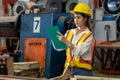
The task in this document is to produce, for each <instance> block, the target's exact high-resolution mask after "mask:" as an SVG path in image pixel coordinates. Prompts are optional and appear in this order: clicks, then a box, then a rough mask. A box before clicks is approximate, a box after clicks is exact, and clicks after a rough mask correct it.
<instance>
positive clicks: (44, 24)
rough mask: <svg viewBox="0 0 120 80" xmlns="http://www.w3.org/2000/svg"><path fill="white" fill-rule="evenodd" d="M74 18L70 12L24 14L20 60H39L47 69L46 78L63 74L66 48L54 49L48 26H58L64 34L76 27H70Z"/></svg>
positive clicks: (22, 18)
mask: <svg viewBox="0 0 120 80" xmlns="http://www.w3.org/2000/svg"><path fill="white" fill-rule="evenodd" d="M72 20H73V19H71V18H70V14H68V13H44V14H42V13H41V14H22V15H21V33H20V51H21V52H20V53H21V55H20V59H19V61H24V60H26V61H33V60H34V61H35V60H37V61H39V63H40V68H43V69H45V77H46V78H51V77H55V76H58V75H61V74H62V71H63V69H64V62H65V57H66V56H65V50H63V51H57V50H56V49H54V47H53V45H52V42H51V39H50V37H49V34H48V31H47V28H48V27H54V26H58V28H59V30H60V32H61V33H63V34H64V33H65V32H66V30H67V29H70V28H73V27H75V26H72V27H69V26H70V25H72V23H71V22H70V21H72ZM68 22H70V23H71V24H67V23H68ZM26 50H27V51H26ZM34 56H36V57H34Z"/></svg>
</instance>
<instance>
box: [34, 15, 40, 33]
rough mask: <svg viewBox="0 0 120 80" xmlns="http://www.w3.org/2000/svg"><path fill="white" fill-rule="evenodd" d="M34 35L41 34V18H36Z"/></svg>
mask: <svg viewBox="0 0 120 80" xmlns="http://www.w3.org/2000/svg"><path fill="white" fill-rule="evenodd" d="M33 33H40V17H34V22H33Z"/></svg>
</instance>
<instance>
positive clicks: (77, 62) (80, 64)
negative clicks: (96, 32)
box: [65, 30, 92, 70]
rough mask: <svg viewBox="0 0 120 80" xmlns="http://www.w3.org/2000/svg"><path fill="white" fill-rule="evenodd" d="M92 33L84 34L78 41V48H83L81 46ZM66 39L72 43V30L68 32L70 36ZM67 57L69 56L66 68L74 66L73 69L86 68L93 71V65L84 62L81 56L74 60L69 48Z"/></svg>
mask: <svg viewBox="0 0 120 80" xmlns="http://www.w3.org/2000/svg"><path fill="white" fill-rule="evenodd" d="M91 33H92V32H91V31H89V32H88V33H85V34H83V35H82V37H81V38H80V39H79V40H78V42H77V46H81V44H82V43H83V42H84V41H85V40H86V39H87V38H88V37H89V36H90V34H91ZM66 38H67V40H68V41H72V38H73V32H72V30H70V31H69V32H68V35H67V37H66ZM66 56H67V58H66V63H65V66H68V65H70V66H73V67H80V68H85V69H88V70H91V69H92V66H91V64H89V63H87V62H85V61H84V60H82V58H81V57H80V56H78V57H77V58H72V57H71V52H70V48H69V47H68V48H67V50H66ZM90 62H91V61H90Z"/></svg>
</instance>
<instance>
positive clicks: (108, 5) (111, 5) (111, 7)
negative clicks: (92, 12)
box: [103, 0, 120, 15]
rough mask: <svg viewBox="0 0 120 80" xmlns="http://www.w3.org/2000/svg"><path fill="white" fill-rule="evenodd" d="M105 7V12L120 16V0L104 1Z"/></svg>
mask: <svg viewBox="0 0 120 80" xmlns="http://www.w3.org/2000/svg"><path fill="white" fill-rule="evenodd" d="M103 7H104V9H105V12H106V13H108V14H110V15H119V14H120V0H104V2H103Z"/></svg>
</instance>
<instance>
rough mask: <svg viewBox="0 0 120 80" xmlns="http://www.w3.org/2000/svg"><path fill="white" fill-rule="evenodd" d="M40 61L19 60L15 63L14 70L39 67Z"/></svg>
mask: <svg viewBox="0 0 120 80" xmlns="http://www.w3.org/2000/svg"><path fill="white" fill-rule="evenodd" d="M38 68H39V63H38V62H18V63H14V70H30V69H38Z"/></svg>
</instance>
